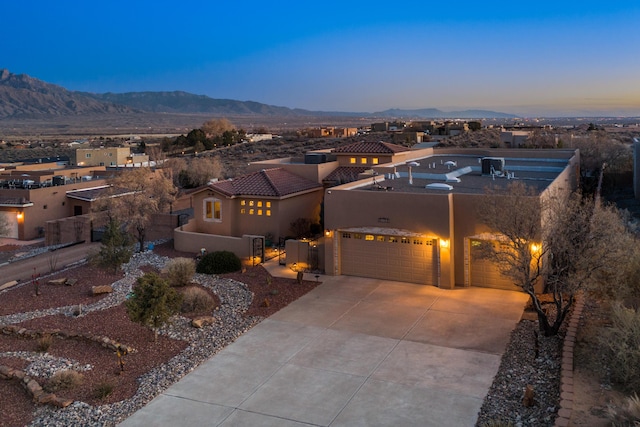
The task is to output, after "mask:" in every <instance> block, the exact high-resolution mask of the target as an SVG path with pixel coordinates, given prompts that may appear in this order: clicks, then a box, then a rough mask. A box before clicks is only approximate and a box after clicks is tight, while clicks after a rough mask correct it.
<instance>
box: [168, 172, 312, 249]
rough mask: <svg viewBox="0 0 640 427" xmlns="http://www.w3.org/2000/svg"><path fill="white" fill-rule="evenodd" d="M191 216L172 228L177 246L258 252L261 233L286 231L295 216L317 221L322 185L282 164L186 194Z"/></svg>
mask: <svg viewBox="0 0 640 427" xmlns="http://www.w3.org/2000/svg"><path fill="white" fill-rule="evenodd" d="M190 196H191V205H192V206H193V210H194V218H193V219H191V220H190V221H189V222H188V223H187V224H185V225H183V226H181V227H179V229H176V231H175V232H174V246H175V248H176V249H177V250H180V251H187V252H197V251H199V250H200V249H201V248H205V249H207V250H208V251H214V250H230V251H232V252H235V253H236V254H237V255H238V256H240V257H248V256H256V257H260V256H261V254H260V253H259V252H261V250H262V248H264V244H265V242H264V240H263V238H264V237H267V238H270V239H271V240H272V242H277V241H278V240H279V239H280V238H284V237H287V236H290V235H291V232H290V228H291V223H292V222H293V221H295V220H297V219H298V218H306V219H309V220H311V221H312V222H319V221H320V205H321V203H322V197H323V187H322V185H321V184H320V183H318V182H315V181H312V180H309V179H307V178H304V177H301V176H299V175H296V174H294V173H292V172H289V171H287V170H285V169H283V168H272V169H262V170H259V171H257V172H253V173H249V174H247V175H243V176H240V177H237V178H233V179H229V180H225V181H219V182H213V183H210V184H208V185H205V186H203V187H201V188H199V189H197V190H196V191H194V192H192V193H191V195H190Z"/></svg>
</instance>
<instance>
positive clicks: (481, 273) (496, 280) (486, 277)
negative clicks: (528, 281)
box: [469, 239, 520, 290]
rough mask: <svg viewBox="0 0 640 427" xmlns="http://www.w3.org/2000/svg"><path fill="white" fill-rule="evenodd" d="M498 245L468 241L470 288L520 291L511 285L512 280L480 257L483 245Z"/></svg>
mask: <svg viewBox="0 0 640 427" xmlns="http://www.w3.org/2000/svg"><path fill="white" fill-rule="evenodd" d="M487 244H491V245H499V243H498V242H490V241H486V240H478V239H469V249H470V250H469V254H470V259H469V268H470V271H469V276H470V277H469V281H470V284H471V286H480V287H484V288H496V289H507V290H520V288H519V287H517V286H515V285H514V284H513V279H510V278H508V277H505V276H504V275H502V274H501V273H500V269H499V268H498V266H497V265H496V264H495V262H494V261H492V260H490V259H486V258H482V257H481V252H482V250H481V247H482V246H483V245H487Z"/></svg>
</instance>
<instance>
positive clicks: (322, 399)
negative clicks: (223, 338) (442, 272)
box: [121, 260, 527, 427]
mask: <svg viewBox="0 0 640 427" xmlns="http://www.w3.org/2000/svg"><path fill="white" fill-rule="evenodd" d="M265 267H266V268H267V269H269V270H270V271H272V274H282V275H287V276H288V277H295V273H294V272H292V271H291V270H287V269H284V268H282V267H281V266H279V265H278V263H277V260H274V261H272V262H270V263H267V264H266V265H265ZM305 278H306V279H310V280H314V279H315V277H314V276H311V277H305ZM319 280H320V281H321V282H323V283H322V284H321V285H319V286H318V287H317V288H316V289H314V290H313V291H311V292H310V293H308V294H307V295H305V296H303V297H302V298H300V299H299V300H297V301H295V302H294V303H292V304H290V305H289V306H287V307H286V308H284V309H282V310H281V311H279V312H278V313H276V314H275V315H273V316H271V317H270V318H268V319H266V320H264V321H263V322H261V323H260V324H258V325H256V326H255V327H254V328H253V329H251V330H250V331H248V332H247V333H246V334H244V335H243V336H241V337H240V338H238V340H237V341H236V342H234V343H233V344H231V345H229V346H228V347H226V348H225V349H224V350H222V351H221V352H220V353H218V354H217V355H216V356H214V357H212V358H211V359H209V360H208V361H206V362H204V363H203V364H202V365H200V367H198V368H197V369H196V370H195V371H193V372H192V373H190V374H188V375H187V376H185V377H184V378H183V379H182V380H181V381H179V382H178V383H176V384H174V385H173V386H171V387H170V388H168V389H167V390H166V391H165V392H164V393H162V394H161V395H159V396H158V397H157V398H156V399H154V400H153V401H151V402H150V403H149V404H148V405H147V406H145V407H144V408H142V409H141V410H139V411H138V412H136V413H134V414H133V415H132V416H131V417H130V418H128V419H127V420H125V421H124V422H123V423H122V424H121V426H122V427H132V426H150V425H153V426H175V425H211V426H285V427H286V426H291V427H293V426H308V425H314V426H439V427H442V426H455V427H459V426H473V425H474V424H475V422H476V418H477V414H478V411H479V410H480V407H481V405H482V401H483V399H484V397H485V395H486V394H487V392H488V389H489V387H490V385H491V382H492V381H493V377H494V376H495V374H496V372H497V370H498V366H499V363H500V358H501V354H502V352H503V351H504V349H505V347H506V344H507V342H508V340H509V334H510V332H511V330H512V329H513V328H514V327H515V325H516V323H517V322H518V321H519V319H520V317H521V315H522V311H523V307H524V304H525V301H526V299H527V296H526V295H525V294H524V293H519V292H512V291H504V290H496V289H486V288H465V289H455V290H443V289H439V288H436V287H433V286H424V285H415V284H409V283H399V282H388V281H382V280H377V279H363V278H358V277H348V276H334V277H332V276H320V279H319Z"/></svg>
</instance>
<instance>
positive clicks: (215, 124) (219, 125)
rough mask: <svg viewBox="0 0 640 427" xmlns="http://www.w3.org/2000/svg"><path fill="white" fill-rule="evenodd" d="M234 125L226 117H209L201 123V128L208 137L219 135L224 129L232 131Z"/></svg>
mask: <svg viewBox="0 0 640 427" xmlns="http://www.w3.org/2000/svg"><path fill="white" fill-rule="evenodd" d="M235 128H236V127H235V126H234V125H233V124H232V123H231V122H230V121H229V120H227V119H225V118H222V119H211V120H208V121H206V122H204V124H203V125H202V127H201V129H202V130H203V131H204V133H205V134H206V135H207V136H208V137H212V136H213V137H215V136H220V135H222V134H223V133H224V132H226V131H232V130H234V129H235Z"/></svg>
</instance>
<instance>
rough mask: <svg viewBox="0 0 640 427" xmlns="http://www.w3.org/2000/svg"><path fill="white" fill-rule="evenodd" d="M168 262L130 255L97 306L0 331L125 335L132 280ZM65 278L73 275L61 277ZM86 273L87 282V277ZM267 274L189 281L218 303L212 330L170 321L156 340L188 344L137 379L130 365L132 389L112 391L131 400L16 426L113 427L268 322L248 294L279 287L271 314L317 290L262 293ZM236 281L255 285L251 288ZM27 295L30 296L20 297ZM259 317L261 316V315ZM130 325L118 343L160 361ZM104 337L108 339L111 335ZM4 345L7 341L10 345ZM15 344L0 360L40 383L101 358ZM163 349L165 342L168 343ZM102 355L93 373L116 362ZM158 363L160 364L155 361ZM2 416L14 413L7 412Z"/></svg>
mask: <svg viewBox="0 0 640 427" xmlns="http://www.w3.org/2000/svg"><path fill="white" fill-rule="evenodd" d="M168 259H169V258H168V257H166V256H160V255H158V254H156V253H154V252H151V251H147V252H144V253H140V254H135V255H134V256H133V257H132V259H131V261H130V262H129V263H128V264H126V265H124V266H123V272H122V274H121V275H120V278H118V279H117V280H115V281H114V282H112V287H113V289H114V292H113V293H111V294H109V295H108V296H106V297H101V298H99V299H95V297H94V299H93V301H94V302H90V303H86V304H83V306H82V312H81V314H80V315H78V311H77V306H76V305H63V306H61V307H51V308H42V309H35V310H31V311H26V312H21V313H16V312H13V313H11V314H7V315H4V316H0V324H20V325H21V326H24V327H25V328H27V329H36V330H37V329H39V328H40V329H41V328H43V327H44V328H45V329H46V328H53V329H55V328H59V329H65V330H66V329H68V328H74V325H76V326H75V327H77V328H80V329H79V330H85V331H87V330H91V331H92V333H93V334H105V333H106V332H105V331H104V329H108V328H102V327H101V326H100V323H104V322H108V323H110V324H111V326H110V328H111V331H112V332H113V331H115V330H122V328H123V327H126V326H125V324H124V323H122V322H123V319H126V314H124V313H125V311H124V308H123V304H122V303H123V302H124V301H125V300H126V298H127V295H128V294H129V293H130V292H131V289H132V286H133V284H134V283H135V280H136V278H138V277H140V276H141V275H142V271H143V270H144V271H148V270H156V271H161V270H162V269H163V267H164V266H165V264H166V262H167V261H168ZM80 268H85V273H84V274H85V275H86V274H87V273H88V272H87V270H86V268H87V267H86V265H85V266H84V267H83V266H80ZM65 274H70V273H69V272H65ZM88 274H90V275H91V274H92V273H88ZM265 275H268V273H267V272H266V270H264V268H262V267H257V268H254V269H251V270H250V271H249V272H247V273H246V274H245V275H242V274H239V275H234V277H233V278H232V277H221V276H209V275H201V274H196V275H195V276H194V277H193V280H192V281H193V282H194V283H195V284H197V285H199V286H202V287H205V288H207V289H208V290H210V291H211V292H213V293H214V294H215V295H216V297H217V298H218V299H219V301H220V305H219V306H218V307H217V308H216V310H215V312H214V313H213V315H214V318H215V319H216V321H215V323H214V324H213V325H211V326H207V327H205V328H201V329H197V328H194V327H193V326H191V324H190V319H189V318H187V317H183V316H176V317H175V318H174V319H173V320H172V322H170V323H169V324H167V325H166V326H164V327H163V328H161V329H160V331H159V336H160V339H163V340H171V342H174V343H177V342H181V343H183V344H185V345H184V346H183V347H181V349H180V350H179V351H177V352H176V353H174V354H175V355H174V356H170V358H169V359H166V358H165V359H164V360H162V361H161V363H159V364H157V365H155V367H151V368H147V369H146V370H144V371H142V372H140V373H139V374H134V372H135V371H134V369H135V368H136V366H137V365H138V363H139V362H135V363H134V362H133V360H134V359H130V361H131V362H130V365H128V367H127V370H126V372H127V373H126V374H125V376H126V377H127V378H131V379H132V380H133V381H132V382H131V384H130V385H126V384H120V385H118V389H117V391H118V393H120V395H122V393H125V394H126V391H127V390H130V394H128V395H127V397H126V398H122V397H117V396H112V397H111V396H110V398H109V399H107V400H108V401H105V402H104V404H102V403H101V402H100V401H92V399H91V398H90V399H89V400H86V399H84V398H76V401H75V402H74V403H73V404H71V405H70V406H68V407H67V408H64V409H56V408H53V407H49V406H47V405H43V406H37V407H35V410H34V412H32V414H33V415H32V416H31V417H30V418H29V419H30V421H28V422H27V421H25V422H22V423H21V424H18V425H25V424H28V425H30V426H87V425H100V426H112V425H116V424H117V423H119V422H121V421H122V420H124V419H125V418H126V417H128V416H130V415H131V414H132V413H133V412H135V411H136V410H138V409H140V408H141V407H143V406H144V405H145V404H146V403H148V402H149V401H150V400H152V399H153V398H154V397H156V396H157V395H158V394H159V393H161V392H162V391H164V390H165V389H166V388H167V387H169V386H170V385H172V384H174V383H175V382H176V381H178V380H179V379H180V378H182V377H183V376H184V375H186V374H187V373H189V372H191V371H193V370H194V369H195V368H196V367H197V366H198V365H199V364H200V363H202V362H203V361H205V360H207V359H208V358H210V357H211V356H212V355H214V354H216V353H217V352H218V351H220V350H221V349H222V348H224V347H226V346H227V345H229V344H230V343H231V342H233V341H234V340H236V339H237V338H238V337H239V336H240V335H242V334H244V333H245V332H246V331H247V330H249V329H250V328H251V327H252V326H254V325H255V324H257V323H258V322H260V321H261V320H262V319H263V318H264V317H265V316H266V315H268V314H269V313H267V312H265V311H264V310H265V308H264V307H259V308H258V307H257V304H256V303H255V301H254V299H255V298H254V292H253V291H252V289H253V290H256V289H257V290H258V292H259V293H260V292H262V291H263V290H264V291H265V292H268V291H269V290H272V289H273V288H277V289H278V290H279V291H278V292H277V293H276V294H277V297H276V296H272V299H273V301H274V303H273V306H272V307H271V312H275V311H277V308H279V307H282V306H284V305H286V304H288V302H291V301H292V300H294V299H296V298H297V297H299V296H300V295H301V294H302V293H304V292H306V291H308V290H310V289H312V288H313V287H315V286H316V285H317V283H315V282H306V281H305V282H303V283H302V284H298V283H295V281H293V280H292V279H279V278H273V279H272V280H269V281H268V282H269V284H270V285H271V286H272V287H266V283H267V280H265V278H264V277H265ZM240 280H244V281H246V282H247V283H252V285H251V287H250V286H248V285H247V284H245V283H243V282H241V281H240ZM256 284H257V286H256ZM262 288H264V289H262ZM24 290H26V291H28V292H26V293H25V292H24ZM50 291H51V292H52V293H53V292H54V288H50ZM14 292H17V294H16V295H11V298H14V299H15V301H16V303H19V302H21V301H20V299H21V297H20V295H23V297H22V299H25V298H26V299H27V300H28V299H29V298H30V299H31V300H33V301H34V302H35V303H38V299H37V298H36V297H35V296H33V295H31V289H30V288H24V289H19V288H18V289H16V290H14ZM55 292H63V293H64V292H70V288H65V287H59V288H55ZM9 295H10V294H5V295H4V296H5V297H8V296H9ZM114 310H115V311H114ZM259 313H265V316H262V315H260V314H259ZM123 314H124V317H123ZM113 325H122V326H118V328H120V329H114V326H113ZM132 326H134V325H131V327H126V328H127V333H126V334H118V333H116V335H122V336H121V337H120V339H124V341H123V342H124V343H125V344H128V345H133V346H134V347H136V348H140V347H141V344H144V345H145V348H146V351H147V353H145V354H144V356H143V358H144V359H145V360H156V359H157V357H158V356H159V354H158V355H156V354H151V353H148V352H149V351H152V352H154V353H155V350H157V349H160V348H164V345H160V347H158V346H154V345H153V342H151V343H150V344H151V346H148V344H146V343H148V340H149V339H148V338H143V336H142V335H138V334H139V332H132V331H131V329H132ZM86 328H89V329H86ZM133 329H136V328H133ZM141 329H144V328H141ZM145 333H146V334H149V333H151V332H150V331H149V330H146V332H145ZM106 334H107V335H109V334H108V333H106ZM147 336H149V335H147ZM151 336H152V333H151ZM136 337H139V338H136ZM116 338H117V337H116ZM4 339H5V340H9V338H4ZM12 340H13V341H10V342H9V341H7V342H6V343H5V345H4V347H3V348H4V349H3V348H0V357H2V358H3V360H8V361H9V363H10V364H13V363H14V362H12V361H13V360H15V361H16V362H17V361H18V360H23V361H27V360H28V361H29V365H28V366H27V367H26V368H25V369H29V370H30V372H31V371H33V374H34V375H35V374H38V375H35V376H39V377H43V378H46V377H51V376H52V375H53V374H54V373H55V372H58V371H60V370H64V369H69V368H71V369H75V370H77V371H85V370H86V369H88V366H86V365H80V364H78V363H77V362H76V361H74V360H72V358H75V356H77V357H78V359H79V360H87V359H86V358H85V356H83V353H84V352H85V351H87V352H93V353H96V352H103V353H104V350H98V348H99V347H93V348H88V347H87V346H86V345H85V344H81V343H76V342H74V341H73V340H71V341H64V342H60V344H54V347H55V349H58V351H60V350H62V354H64V355H68V356H71V358H69V357H68V356H67V357H66V358H65V357H60V356H61V354H58V355H53V354H50V353H45V354H44V355H40V356H38V355H37V354H36V353H34V352H33V351H27V350H28V349H29V346H30V345H33V344H29V343H28V342H24V341H19V340H18V338H12ZM16 340H18V341H16ZM140 340H142V341H140ZM145 340H147V341H145ZM167 343H169V342H168V341H167ZM172 345H173V344H172ZM16 347H18V348H19V349H21V350H20V351H11V349H12V348H16ZM174 348H175V345H174ZM107 353H108V352H107ZM107 353H104V354H103V355H102V356H99V355H98V358H97V359H89V360H96V361H97V362H96V363H98V364H99V365H98V366H100V367H101V369H102V370H103V371H104V366H106V365H105V363H106V364H107V365H108V366H112V363H113V361H115V358H114V356H113V355H109V354H107ZM140 353H142V352H140ZM140 353H137V355H129V356H127V358H129V357H132V358H133V357H139V354H140ZM87 355H88V353H87ZM126 360H128V359H126ZM157 360H158V361H160V359H157ZM76 368H77V369H76ZM108 369H112V368H108ZM92 371H93V370H91V372H92ZM85 372H86V371H85ZM91 372H86V374H85V382H86V381H90V382H91V384H90V386H91V387H94V386H95V384H96V383H95V381H96V378H95V375H96V373H94V374H91ZM111 372H112V371H111ZM40 374H41V375H40ZM92 375H93V376H92ZM135 378H137V380H135ZM83 387H85V388H89V384H85V385H83ZM89 397H90V396H89ZM93 400H95V399H93ZM96 403H97V404H96ZM6 409H7V408H5V409H3V411H5V410H6ZM3 413H5V412H3ZM7 415H12V414H11V413H8V414H7Z"/></svg>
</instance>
